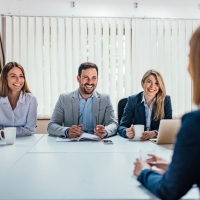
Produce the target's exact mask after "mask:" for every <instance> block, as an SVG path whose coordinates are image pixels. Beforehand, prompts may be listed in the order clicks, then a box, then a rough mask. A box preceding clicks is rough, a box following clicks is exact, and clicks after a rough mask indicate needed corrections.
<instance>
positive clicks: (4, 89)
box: [0, 62, 31, 97]
mask: <svg viewBox="0 0 200 200" xmlns="http://www.w3.org/2000/svg"><path fill="white" fill-rule="evenodd" d="M14 67H18V68H19V69H20V70H21V71H22V74H23V76H24V85H23V87H22V89H21V91H22V93H23V94H24V93H25V92H26V93H31V91H30V89H29V87H28V84H27V82H26V77H25V72H24V69H23V67H22V66H21V65H20V64H19V63H17V62H9V63H7V64H6V65H5V66H4V67H3V70H2V72H1V76H0V96H1V97H6V96H8V93H9V90H10V88H9V87H8V80H7V75H8V72H9V71H10V70H11V69H12V68H14Z"/></svg>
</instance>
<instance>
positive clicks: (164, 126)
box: [150, 119, 181, 144]
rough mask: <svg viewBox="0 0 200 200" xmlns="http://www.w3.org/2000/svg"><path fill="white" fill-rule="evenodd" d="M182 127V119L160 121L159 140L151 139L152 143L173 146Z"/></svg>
mask: <svg viewBox="0 0 200 200" xmlns="http://www.w3.org/2000/svg"><path fill="white" fill-rule="evenodd" d="M180 126H181V120H180V119H162V120H160V126H159V130H158V136H157V138H155V139H150V141H151V142H154V143H156V144H173V143H174V142H175V139H176V134H177V133H178V131H179V129H180Z"/></svg>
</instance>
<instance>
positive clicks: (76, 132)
mask: <svg viewBox="0 0 200 200" xmlns="http://www.w3.org/2000/svg"><path fill="white" fill-rule="evenodd" d="M82 126H83V124H79V125H73V126H71V128H70V129H69V131H68V137H69V138H77V137H80V136H81V135H82V134H83V131H82V130H81V128H82Z"/></svg>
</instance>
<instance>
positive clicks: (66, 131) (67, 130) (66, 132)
mask: <svg viewBox="0 0 200 200" xmlns="http://www.w3.org/2000/svg"><path fill="white" fill-rule="evenodd" d="M68 132H69V128H68V129H66V130H65V136H66V137H67V138H68Z"/></svg>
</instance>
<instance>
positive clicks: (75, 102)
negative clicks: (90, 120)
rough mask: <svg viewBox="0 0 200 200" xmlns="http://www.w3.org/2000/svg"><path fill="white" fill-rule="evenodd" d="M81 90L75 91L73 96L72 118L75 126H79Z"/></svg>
mask: <svg viewBox="0 0 200 200" xmlns="http://www.w3.org/2000/svg"><path fill="white" fill-rule="evenodd" d="M78 95H79V90H76V91H74V93H73V95H72V116H73V125H78V123H79V121H78V108H79V96H78Z"/></svg>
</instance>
